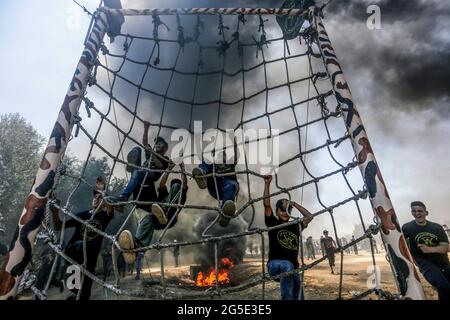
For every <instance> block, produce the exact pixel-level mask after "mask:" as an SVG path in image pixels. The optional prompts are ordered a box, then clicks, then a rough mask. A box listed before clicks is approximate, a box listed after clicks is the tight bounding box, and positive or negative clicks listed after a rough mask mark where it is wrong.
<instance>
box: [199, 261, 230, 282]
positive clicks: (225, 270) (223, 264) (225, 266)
mask: <svg viewBox="0 0 450 320" xmlns="http://www.w3.org/2000/svg"><path fill="white" fill-rule="evenodd" d="M232 268H234V263H233V261H231V260H230V259H228V258H222V260H220V264H219V272H218V274H217V280H218V281H219V284H228V283H230V277H229V275H230V274H229V271H230V270H231V269H232ZM215 284H216V271H215V269H214V268H210V271H209V273H208V274H206V273H205V274H203V272H199V273H198V274H197V279H196V280H195V285H196V286H198V287H211V286H214V285H215Z"/></svg>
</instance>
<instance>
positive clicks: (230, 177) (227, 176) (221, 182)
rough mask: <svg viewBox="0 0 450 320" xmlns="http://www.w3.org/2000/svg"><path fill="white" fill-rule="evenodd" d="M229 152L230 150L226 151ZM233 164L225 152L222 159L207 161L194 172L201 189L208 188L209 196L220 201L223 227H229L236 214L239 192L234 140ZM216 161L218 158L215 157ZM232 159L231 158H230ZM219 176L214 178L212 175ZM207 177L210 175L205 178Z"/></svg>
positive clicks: (193, 174) (220, 222) (220, 219)
mask: <svg viewBox="0 0 450 320" xmlns="http://www.w3.org/2000/svg"><path fill="white" fill-rule="evenodd" d="M226 150H228V148H227V149H226ZM233 151H234V153H233V157H232V162H231V161H229V158H228V157H227V156H228V155H227V152H225V151H223V153H222V155H223V157H222V159H221V160H220V161H216V162H214V163H210V164H208V163H207V162H206V161H205V160H203V161H202V163H201V164H200V165H199V166H198V167H197V168H194V170H192V176H193V177H194V179H195V181H196V182H197V184H198V187H199V188H200V189H206V188H208V192H209V194H210V195H211V196H212V197H213V198H214V199H217V200H219V201H220V203H221V209H222V212H223V215H221V216H220V218H219V224H220V225H221V226H222V227H226V226H228V224H229V222H230V219H231V218H233V215H234V213H235V212H236V204H235V200H236V197H237V195H238V192H239V182H238V180H237V177H236V173H235V172H236V164H237V144H236V140H234V148H233ZM214 158H215V159H216V157H214ZM230 158H231V157H230ZM230 162H231V163H230ZM214 173H215V174H219V175H220V176H215V177H214V176H213V175H211V174H214ZM205 175H210V176H208V177H205Z"/></svg>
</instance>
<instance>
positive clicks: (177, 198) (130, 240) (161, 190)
mask: <svg viewBox="0 0 450 320" xmlns="http://www.w3.org/2000/svg"><path fill="white" fill-rule="evenodd" d="M174 166H175V164H174V163H173V162H170V163H169V167H168V169H169V170H172V169H173V167H174ZM180 168H181V170H182V171H183V174H182V175H181V176H182V180H180V179H172V181H170V189H169V190H168V189H167V186H166V184H167V180H168V178H169V175H170V172H165V173H164V175H163V176H162V178H161V181H160V183H159V187H158V194H157V196H156V198H152V199H151V200H149V201H152V202H159V203H161V205H159V204H156V203H154V204H153V205H152V206H151V213H148V214H145V215H144V217H143V218H142V219H141V221H139V226H138V228H137V231H136V234H135V235H134V237H133V235H132V234H131V232H130V231H129V230H124V231H122V232H121V233H120V235H119V245H120V247H121V248H122V249H123V250H124V251H123V257H124V259H125V262H126V263H129V264H132V263H134V262H135V261H136V265H137V266H138V265H140V263H141V261H140V260H141V259H142V256H143V255H142V254H139V255H137V257H136V252H130V251H129V250H133V249H136V248H140V247H147V246H149V245H150V243H151V240H152V237H153V232H154V230H155V229H156V230H162V229H165V228H172V227H173V226H174V225H175V224H176V223H177V221H178V213H179V211H180V210H181V209H180V208H178V207H177V206H176V205H177V204H180V205H184V204H185V203H186V194H187V191H188V185H187V177H186V174H185V173H184V164H183V163H181V164H180ZM164 204H168V205H173V206H168V205H164ZM161 216H162V217H165V220H164V221H161V220H160V219H159V218H158V217H161Z"/></svg>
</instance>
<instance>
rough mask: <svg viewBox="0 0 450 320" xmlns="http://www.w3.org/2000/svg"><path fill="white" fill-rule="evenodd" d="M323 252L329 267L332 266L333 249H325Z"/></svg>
mask: <svg viewBox="0 0 450 320" xmlns="http://www.w3.org/2000/svg"><path fill="white" fill-rule="evenodd" d="M325 253H326V256H327V259H328V264H329V265H330V268H332V267H334V250H326V249H325Z"/></svg>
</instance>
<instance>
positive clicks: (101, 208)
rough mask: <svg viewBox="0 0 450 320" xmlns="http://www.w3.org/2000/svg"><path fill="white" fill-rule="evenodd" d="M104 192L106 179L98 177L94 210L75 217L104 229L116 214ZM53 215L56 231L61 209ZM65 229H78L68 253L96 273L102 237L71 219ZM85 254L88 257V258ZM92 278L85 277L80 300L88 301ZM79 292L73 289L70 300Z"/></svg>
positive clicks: (93, 202) (71, 240)
mask: <svg viewBox="0 0 450 320" xmlns="http://www.w3.org/2000/svg"><path fill="white" fill-rule="evenodd" d="M104 191H105V179H104V178H103V177H98V178H97V181H96V185H95V189H94V191H93V198H92V209H90V210H87V211H82V212H78V213H76V214H75V216H76V217H77V218H79V219H81V220H83V221H86V222H88V223H89V224H90V225H91V226H93V227H95V228H96V229H98V230H100V231H102V232H104V231H105V230H106V228H107V227H108V225H109V223H110V222H111V220H112V219H113V217H114V208H113V207H112V206H110V205H108V204H106V202H105V201H104V200H103V192H104ZM51 211H52V217H53V224H54V228H55V230H56V231H60V230H61V229H62V222H61V220H60V219H59V215H58V211H57V210H51ZM64 227H65V229H68V228H75V232H74V233H73V235H72V238H71V239H70V240H69V242H68V244H67V246H66V249H65V253H66V254H67V256H69V257H70V258H71V259H73V260H74V261H75V262H76V263H78V264H80V265H82V264H83V263H85V264H86V269H87V270H88V271H89V272H90V273H92V274H95V267H96V265H97V259H98V256H99V255H100V250H101V247H102V242H103V237H102V236H101V235H100V234H99V233H97V232H96V231H95V230H92V229H90V228H88V227H86V226H85V225H84V224H83V223H81V222H79V221H77V220H75V219H69V220H67V221H66V223H65V226H64ZM85 254H86V260H85ZM91 288H92V279H91V278H89V277H88V276H84V280H83V283H82V287H81V292H80V300H89V298H90V296H91ZM77 294H78V289H73V290H72V296H70V297H69V299H74V298H75V297H76V296H77Z"/></svg>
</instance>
